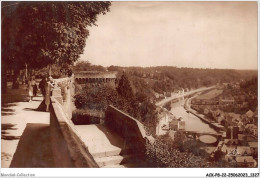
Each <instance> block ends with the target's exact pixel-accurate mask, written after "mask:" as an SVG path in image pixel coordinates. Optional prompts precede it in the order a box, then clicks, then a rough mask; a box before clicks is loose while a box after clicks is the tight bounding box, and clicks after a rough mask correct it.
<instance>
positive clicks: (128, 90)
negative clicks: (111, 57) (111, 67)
mask: <svg viewBox="0 0 260 178" xmlns="http://www.w3.org/2000/svg"><path fill="white" fill-rule="evenodd" d="M117 92H118V93H119V94H120V95H121V96H123V97H124V98H126V99H128V100H131V99H133V97H134V94H133V90H132V87H131V84H130V81H129V80H128V78H127V76H126V74H125V73H124V74H123V75H122V76H121V78H120V80H119V83H118V86H117Z"/></svg>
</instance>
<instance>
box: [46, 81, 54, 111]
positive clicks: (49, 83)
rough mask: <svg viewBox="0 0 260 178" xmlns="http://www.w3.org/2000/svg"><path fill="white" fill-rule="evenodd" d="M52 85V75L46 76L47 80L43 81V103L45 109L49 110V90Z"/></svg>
mask: <svg viewBox="0 0 260 178" xmlns="http://www.w3.org/2000/svg"><path fill="white" fill-rule="evenodd" d="M53 87H54V84H53V79H52V77H49V78H48V82H46V83H45V87H44V88H45V104H46V111H47V112H48V111H49V106H50V102H51V91H52V88H53Z"/></svg>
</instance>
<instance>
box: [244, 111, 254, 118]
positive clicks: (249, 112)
mask: <svg viewBox="0 0 260 178" xmlns="http://www.w3.org/2000/svg"><path fill="white" fill-rule="evenodd" d="M253 115H254V113H253V111H251V110H249V111H247V112H246V116H247V117H253Z"/></svg>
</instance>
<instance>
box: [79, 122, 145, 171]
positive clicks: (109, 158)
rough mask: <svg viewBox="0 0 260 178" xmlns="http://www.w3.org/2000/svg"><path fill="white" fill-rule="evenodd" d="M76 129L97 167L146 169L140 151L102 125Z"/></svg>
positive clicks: (84, 126)
mask: <svg viewBox="0 0 260 178" xmlns="http://www.w3.org/2000/svg"><path fill="white" fill-rule="evenodd" d="M76 129H77V131H78V132H79V134H80V135H81V137H82V139H83V141H84V142H85V144H86V145H87V146H88V149H89V152H90V153H91V155H92V156H93V158H94V160H95V161H96V163H97V164H98V166H99V167H101V168H137V167H146V164H145V162H144V161H143V160H142V158H143V156H142V155H140V154H139V152H140V150H135V149H134V148H133V146H132V145H131V144H130V143H126V141H125V140H124V139H123V138H122V137H121V136H119V135H118V134H116V133H115V132H113V131H111V130H109V129H108V128H107V127H105V126H104V125H101V124H97V125H77V126H76Z"/></svg>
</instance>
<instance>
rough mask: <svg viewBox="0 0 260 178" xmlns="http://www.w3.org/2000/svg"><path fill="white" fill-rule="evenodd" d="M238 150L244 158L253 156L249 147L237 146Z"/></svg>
mask: <svg viewBox="0 0 260 178" xmlns="http://www.w3.org/2000/svg"><path fill="white" fill-rule="evenodd" d="M236 150H237V152H238V154H239V155H242V156H250V155H252V152H251V148H250V147H249V146H237V148H236Z"/></svg>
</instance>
